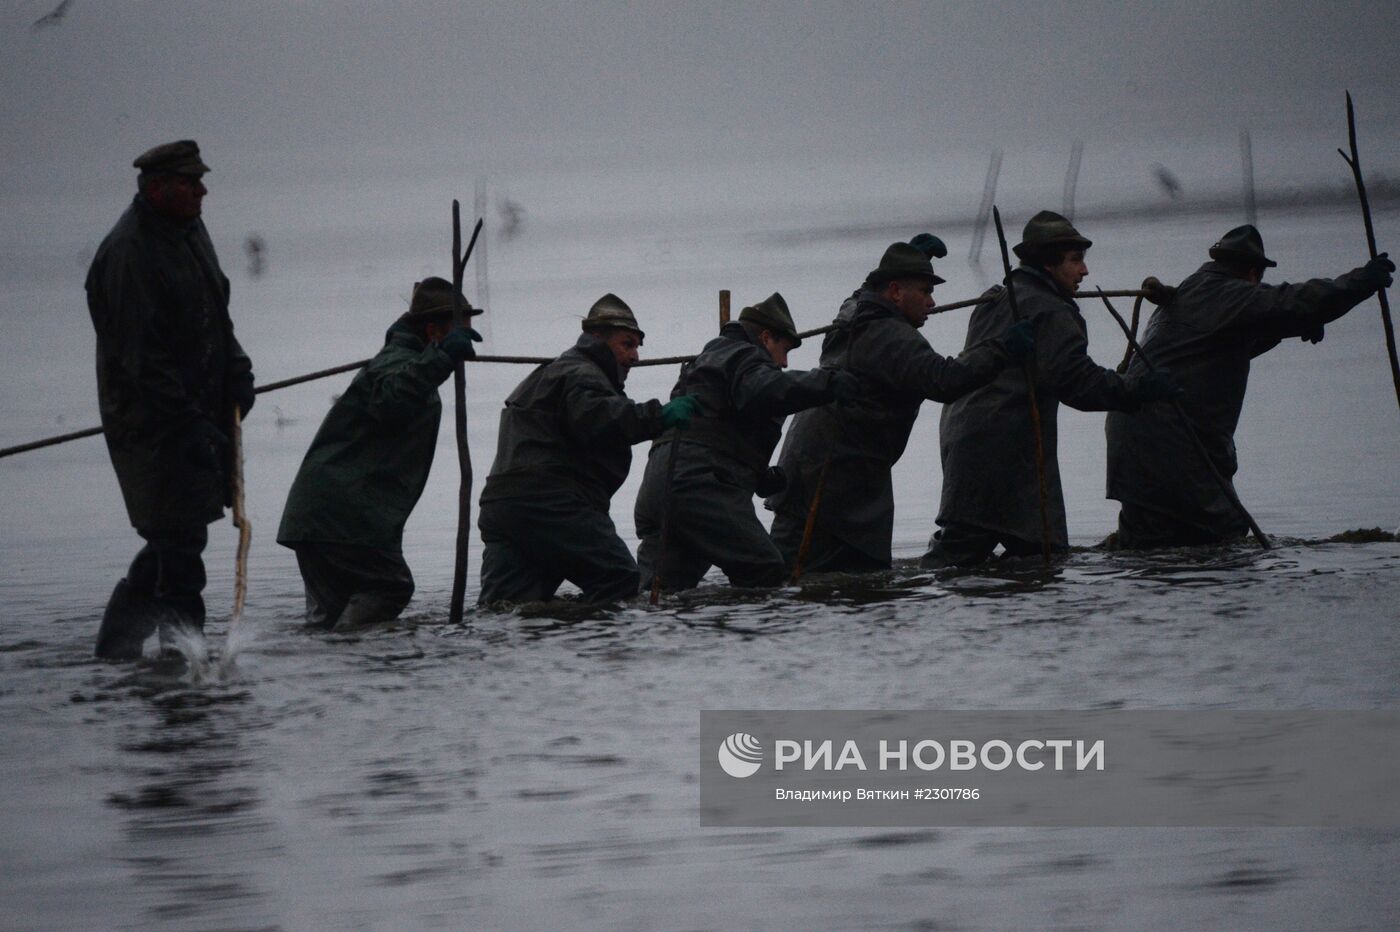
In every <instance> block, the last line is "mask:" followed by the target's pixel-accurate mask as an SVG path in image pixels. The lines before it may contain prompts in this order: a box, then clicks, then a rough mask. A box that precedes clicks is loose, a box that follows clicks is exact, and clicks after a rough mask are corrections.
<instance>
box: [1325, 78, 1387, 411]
mask: <svg viewBox="0 0 1400 932" xmlns="http://www.w3.org/2000/svg"><path fill="white" fill-rule="evenodd" d="M1347 141H1348V142H1349V143H1350V144H1351V155H1350V156H1348V155H1347V154H1346V153H1345V152H1343V151H1342V150H1341V149H1338V150H1337V152H1338V154H1339V155H1341V157H1342V158H1343V159H1345V160H1346V163H1347V164H1348V165H1350V166H1351V175H1352V177H1353V178H1354V179H1355V180H1356V196H1357V199H1358V200H1360V201H1361V219H1362V221H1363V222H1364V223H1365V224H1366V248H1367V249H1369V250H1370V251H1371V258H1372V259H1374V258H1376V228H1375V226H1374V225H1372V223H1371V201H1370V199H1369V198H1368V197H1367V196H1366V182H1365V180H1364V179H1363V178H1362V177H1361V155H1360V153H1358V152H1357V149H1356V109H1355V108H1354V107H1353V106H1352V103H1351V91H1347ZM1376 300H1377V301H1379V302H1380V305H1381V327H1382V328H1383V329H1384V330H1385V351H1386V353H1387V354H1388V355H1389V356H1390V378H1391V381H1392V382H1394V383H1395V401H1396V403H1397V404H1400V358H1397V357H1396V352H1395V324H1394V323H1392V322H1391V319H1390V300H1389V299H1388V298H1387V297H1386V294H1385V289H1384V288H1380V289H1377V291H1376Z"/></svg>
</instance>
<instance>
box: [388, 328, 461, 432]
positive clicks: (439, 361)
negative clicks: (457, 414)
mask: <svg viewBox="0 0 1400 932" xmlns="http://www.w3.org/2000/svg"><path fill="white" fill-rule="evenodd" d="M451 374H452V358H451V357H450V356H448V355H447V354H446V353H444V352H443V351H442V350H440V349H438V347H437V346H426V347H424V348H423V350H422V352H420V353H418V354H417V355H415V356H410V357H409V358H407V359H403V358H399V359H393V358H389V359H382V358H380V359H374V360H372V361H371V362H370V364H369V372H368V375H369V377H370V394H369V406H368V411H369V414H370V417H372V418H374V419H375V420H377V421H380V422H384V423H393V422H396V421H401V420H404V419H406V418H410V417H412V416H413V415H415V414H417V413H418V412H419V411H420V410H422V408H423V405H424V403H426V402H427V400H428V397H429V396H430V395H432V394H434V393H436V392H437V390H438V386H439V385H441V384H442V383H443V382H445V381H446V380H447V377H448V376H449V375H451Z"/></svg>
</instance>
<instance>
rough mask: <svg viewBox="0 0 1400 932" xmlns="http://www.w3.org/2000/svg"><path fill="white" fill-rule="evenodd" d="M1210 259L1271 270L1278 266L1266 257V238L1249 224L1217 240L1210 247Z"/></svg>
mask: <svg viewBox="0 0 1400 932" xmlns="http://www.w3.org/2000/svg"><path fill="white" fill-rule="evenodd" d="M1210 257H1211V258H1212V259H1215V260H1217V261H1220V262H1241V263H1244V264H1245V265H1248V266H1250V267H1251V268H1264V269H1271V268H1273V267H1274V266H1276V265H1278V263H1277V262H1275V261H1274V260H1273V259H1270V258H1269V257H1268V256H1266V255H1264V237H1262V236H1260V235H1259V231H1258V230H1256V229H1255V228H1254V227H1253V226H1251V225H1250V224H1248V223H1246V224H1245V225H1244V226H1239V227H1235V228H1234V229H1233V230H1231V231H1230V232H1229V233H1226V234H1225V235H1224V236H1222V237H1220V239H1218V240H1216V243H1215V245H1214V246H1212V247H1210Z"/></svg>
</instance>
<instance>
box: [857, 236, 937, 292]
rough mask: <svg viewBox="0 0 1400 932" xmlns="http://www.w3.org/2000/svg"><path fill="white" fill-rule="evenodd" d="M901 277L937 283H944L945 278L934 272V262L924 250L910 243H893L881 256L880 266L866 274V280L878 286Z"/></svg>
mask: <svg viewBox="0 0 1400 932" xmlns="http://www.w3.org/2000/svg"><path fill="white" fill-rule="evenodd" d="M901 278H920V279H924V280H925V281H929V282H932V283H933V284H935V285H941V284H943V279H941V278H939V277H938V276H937V275H935V274H934V271H933V263H931V262H929V259H928V254H927V253H926V252H924V250H922V249H920V248H919V247H917V246H911V245H910V244H909V243H891V244H890V248H889V249H886V250H885V254H884V255H883V256H881V257H880V264H879V266H877V267H876V268H875V271H873V272H871V273H870V274H869V275H867V276H865V280H866V281H868V282H869V283H870V284H871V285H872V286H873V287H876V288H878V287H880V286H881V285H885V284H887V283H889V282H893V281H898V280H900V279H901Z"/></svg>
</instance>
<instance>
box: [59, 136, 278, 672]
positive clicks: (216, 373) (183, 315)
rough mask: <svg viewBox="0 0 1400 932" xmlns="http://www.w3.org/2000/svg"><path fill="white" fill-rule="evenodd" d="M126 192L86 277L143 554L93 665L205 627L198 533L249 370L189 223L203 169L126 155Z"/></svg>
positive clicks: (106, 622) (105, 398)
mask: <svg viewBox="0 0 1400 932" xmlns="http://www.w3.org/2000/svg"><path fill="white" fill-rule="evenodd" d="M132 165H133V166H134V167H135V168H136V169H137V170H138V171H139V172H140V174H139V175H138V176H137V179H136V186H137V194H136V197H135V200H134V201H133V202H132V204H131V206H130V207H128V208H127V209H126V212H125V213H123V214H122V216H121V219H119V220H118V221H117V224H116V226H114V227H113V228H112V231H111V232H110V233H108V234H107V237H106V238H105V239H104V240H103V241H102V245H101V246H99V247H98V249H97V255H96V256H95V257H94V258H93V260H92V266H91V268H89V269H88V276H87V283H86V288H87V297H88V312H89V313H90V314H91V316H92V325H93V329H94V330H95V331H96V335H97V397H98V403H99V406H100V408H101V412H102V427H103V430H104V431H105V432H106V436H107V450H108V452H109V453H110V454H111V457H112V466H113V467H114V468H115V470H116V473H117V482H118V483H119V484H120V485H121V490H122V497H123V499H124V500H125V502H126V510H127V515H128V516H129V517H130V519H131V523H132V526H133V527H135V528H136V533H137V534H139V535H141V538H142V539H143V540H145V542H146V544H145V546H144V547H142V548H141V551H140V552H139V553H138V554H137V555H136V558H135V559H134V560H133V561H132V563H131V567H130V568H129V569H128V570H127V572H126V578H124V579H123V580H121V581H120V582H118V583H117V585H116V588H115V589H114V590H113V592H112V597H111V599H110V600H109V601H108V602H107V608H106V611H105V612H104V613H103V616H102V624H101V627H100V628H99V629H98V633H97V649H96V654H97V656H98V657H101V658H104V659H109V660H128V659H133V658H136V657H140V656H141V648H142V645H143V644H144V642H145V640H146V638H148V637H149V636H150V635H151V634H152V633H154V632H155V630H156V629H157V627H159V628H160V631H161V635H162V640H163V641H168V640H169V639H170V637H171V636H172V635H173V633H174V631H175V630H177V629H186V630H193V631H203V630H204V598H203V595H202V593H203V591H204V583H205V576H204V560H203V553H204V547H205V545H206V544H207V543H208V540H209V531H208V527H207V525H208V524H209V523H210V522H212V521H217V520H218V519H219V518H220V517H222V516H223V510H224V506H225V505H227V504H229V503H230V502H231V494H232V489H231V484H230V481H229V470H230V466H231V459H230V454H231V446H230V441H229V434H230V431H231V430H232V422H233V410H234V407H235V406H237V408H238V410H239V411H240V412H241V414H242V415H243V416H247V414H248V412H249V411H251V410H252V407H253V370H252V364H251V363H250V362H249V360H248V356H247V355H246V354H245V353H244V352H243V348H242V347H241V346H239V345H238V340H237V339H236V338H235V337H234V335H233V324H232V322H231V321H230V320H229V314H228V301H229V282H228V279H227V278H226V277H225V276H224V273H223V270H222V269H221V268H220V267H219V259H218V256H216V255H215V254H214V245H213V243H211V242H210V240H209V233H208V231H207V230H206V229H205V228H204V222H203V221H202V220H201V219H200V212H201V210H200V208H201V203H202V202H203V200H204V195H205V194H206V193H207V190H206V189H205V187H204V182H203V180H202V179H203V176H204V174H205V172H207V171H209V166H208V165H205V164H204V161H203V160H202V159H201V158H200V154H199V146H198V145H196V144H195V142H194V140H192V139H182V140H180V141H178V142H170V143H165V144H164V145H159V146H156V147H155V148H153V149H149V150H147V151H146V152H143V153H141V155H139V156H137V158H136V161H135V162H133V163H132Z"/></svg>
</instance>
